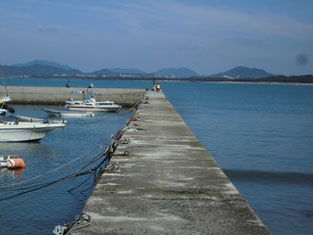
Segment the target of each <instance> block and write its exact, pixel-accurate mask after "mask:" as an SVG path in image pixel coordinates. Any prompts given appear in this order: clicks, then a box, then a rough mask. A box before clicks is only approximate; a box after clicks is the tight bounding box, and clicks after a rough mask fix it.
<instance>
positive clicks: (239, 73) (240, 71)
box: [210, 66, 273, 79]
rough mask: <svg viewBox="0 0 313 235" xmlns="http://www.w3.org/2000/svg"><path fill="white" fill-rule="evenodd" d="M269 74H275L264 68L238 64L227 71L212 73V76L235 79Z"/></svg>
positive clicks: (261, 76) (260, 76) (267, 75)
mask: <svg viewBox="0 0 313 235" xmlns="http://www.w3.org/2000/svg"><path fill="white" fill-rule="evenodd" d="M269 76H273V74H270V73H268V72H266V71H265V70H263V69H257V68H248V67H244V66H238V67H235V68H233V69H231V70H228V71H226V72H222V73H217V74H213V75H210V77H226V78H233V79H238V78H264V77H269Z"/></svg>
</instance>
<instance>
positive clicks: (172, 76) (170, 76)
mask: <svg viewBox="0 0 313 235" xmlns="http://www.w3.org/2000/svg"><path fill="white" fill-rule="evenodd" d="M168 77H169V78H176V76H175V75H174V74H170V75H169V76H168Z"/></svg>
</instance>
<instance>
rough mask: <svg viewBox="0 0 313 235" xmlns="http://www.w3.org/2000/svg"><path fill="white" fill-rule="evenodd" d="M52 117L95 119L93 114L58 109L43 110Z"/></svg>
mask: <svg viewBox="0 0 313 235" xmlns="http://www.w3.org/2000/svg"><path fill="white" fill-rule="evenodd" d="M42 110H43V111H45V112H46V113H47V114H48V115H49V116H51V117H77V118H80V117H91V118H92V117H94V116H95V114H94V113H92V112H79V111H68V110H56V109H42Z"/></svg>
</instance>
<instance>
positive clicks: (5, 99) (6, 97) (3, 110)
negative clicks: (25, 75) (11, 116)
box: [0, 64, 15, 115]
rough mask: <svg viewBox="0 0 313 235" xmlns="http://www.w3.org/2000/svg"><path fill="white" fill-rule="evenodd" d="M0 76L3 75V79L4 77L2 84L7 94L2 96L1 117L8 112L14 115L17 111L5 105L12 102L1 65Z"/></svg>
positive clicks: (0, 99)
mask: <svg viewBox="0 0 313 235" xmlns="http://www.w3.org/2000/svg"><path fill="white" fill-rule="evenodd" d="M0 74H1V77H2V84H3V86H4V88H5V93H6V95H2V96H0V115H6V114H7V112H8V111H9V112H10V113H14V112H15V110H14V109H13V108H11V107H8V105H6V104H5V103H6V102H10V101H11V97H10V96H9V92H8V88H7V86H6V83H5V78H4V76H3V71H2V65H1V64H0ZM0 86H1V85H0Z"/></svg>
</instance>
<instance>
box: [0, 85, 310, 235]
mask: <svg viewBox="0 0 313 235" xmlns="http://www.w3.org/2000/svg"><path fill="white" fill-rule="evenodd" d="M65 82H66V81H63V80H43V79H7V84H8V85H9V86H57V87H63V86H64V85H65ZM89 82H90V81H82V80H72V81H71V85H72V87H87V86H88V84H89ZM92 82H93V84H94V85H95V86H96V87H102V88H135V89H137V88H146V87H151V85H152V82H139V81H92ZM161 86H162V88H163V90H164V93H165V95H166V96H167V98H168V99H169V101H170V102H171V103H172V104H173V106H174V107H175V109H176V110H177V112H178V113H179V114H180V115H181V116H182V118H183V119H184V121H185V122H186V124H187V125H188V126H189V128H190V129H191V130H192V132H193V133H194V134H195V135H196V137H197V138H198V139H199V140H200V142H201V143H202V144H203V146H204V147H205V148H206V149H207V150H208V151H209V152H210V153H211V154H212V156H213V157H214V159H215V160H216V161H217V163H218V164H219V165H220V166H221V167H222V169H223V170H224V171H225V173H226V174H227V175H228V176H229V178H230V180H231V181H232V182H233V183H234V184H235V186H236V187H237V188H238V190H239V191H240V193H241V194H242V195H243V197H244V198H245V199H246V200H247V201H248V202H249V204H250V205H251V207H252V208H253V209H254V210H255V211H256V213H257V214H258V216H259V217H260V218H261V219H262V221H263V222H264V223H265V225H266V226H267V227H268V228H269V229H270V231H271V232H272V233H273V234H313V232H312V231H313V205H312V198H313V168H312V167H313V147H312V146H313V132H312V130H313V86H302V85H301V86H297V85H269V84H263V85H262V84H217V83H191V82H162V83H161ZM41 108H42V107H41V106H40V107H39V106H18V105H17V106H15V109H16V110H17V112H18V114H21V115H25V116H27V115H28V116H33V117H45V113H44V112H42V111H41ZM130 115H131V113H124V114H122V115H119V114H114V113H113V114H110V113H109V114H107V113H104V114H96V116H95V118H92V119H90V118H84V119H69V120H68V126H67V127H66V128H64V129H59V130H54V131H52V132H51V133H49V134H48V135H47V136H46V137H45V138H44V139H42V140H41V141H40V142H39V143H1V144H0V149H1V152H0V154H18V155H20V157H21V158H23V159H24V161H25V163H26V169H25V170H24V171H22V172H14V171H7V170H5V171H4V170H2V171H1V172H0V184H2V185H4V184H8V183H12V182H19V181H20V180H25V179H27V178H30V177H33V176H36V175H39V174H44V172H47V171H49V170H51V169H54V168H56V167H58V166H60V165H63V164H65V163H67V162H69V161H71V160H72V159H74V158H76V157H79V156H81V155H83V154H84V153H86V152H89V151H90V153H89V156H90V158H92V157H93V156H94V155H96V154H98V153H99V151H101V149H102V148H103V146H102V145H101V144H103V143H104V142H105V140H107V139H108V138H110V136H111V134H113V133H114V132H115V131H116V130H117V129H119V128H121V127H122V126H123V125H124V124H125V122H126V120H127V118H129V116H130ZM71 167H75V166H68V167H67V168H66V169H67V170H68V171H70V170H71ZM65 173H66V172H63V173H62V174H65ZM53 177H57V176H56V175H55V176H53ZM81 180H83V179H81ZM81 180H79V181H78V182H71V181H69V182H67V181H65V182H62V183H60V184H58V185H57V186H55V187H53V188H51V189H49V190H46V191H40V192H34V193H30V194H29V195H27V196H26V195H25V196H22V197H16V198H12V199H10V200H3V201H0V208H1V213H0V233H1V234H51V233H52V230H53V228H54V227H55V226H56V225H59V224H64V223H68V222H71V221H73V219H74V217H75V215H77V214H79V212H80V210H81V209H82V207H83V205H84V203H85V201H86V199H87V197H88V195H89V193H90V191H91V188H90V187H91V186H92V183H93V180H92V179H90V180H89V181H87V183H85V184H84V185H83V186H82V187H80V188H78V189H76V190H74V191H72V192H71V193H69V192H68V191H67V190H69V189H70V188H72V187H73V186H75V185H77V184H78V183H79V182H80V181H81ZM0 194H1V195H5V192H0Z"/></svg>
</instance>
